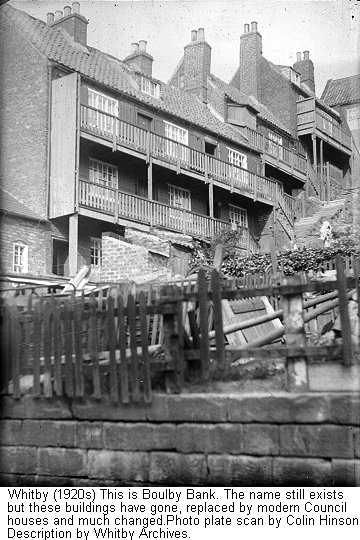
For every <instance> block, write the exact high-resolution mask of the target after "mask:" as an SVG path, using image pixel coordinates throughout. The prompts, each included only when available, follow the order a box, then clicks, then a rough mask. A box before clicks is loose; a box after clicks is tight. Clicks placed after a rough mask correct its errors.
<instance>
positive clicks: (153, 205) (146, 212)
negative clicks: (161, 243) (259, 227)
mask: <svg viewBox="0 0 360 540" xmlns="http://www.w3.org/2000/svg"><path fill="white" fill-rule="evenodd" d="M78 199H79V205H80V207H83V208H89V209H91V210H95V211H97V212H98V213H100V214H106V215H107V216H111V217H112V218H113V219H114V220H115V221H120V220H121V222H122V223H124V220H125V221H126V222H129V223H128V224H129V225H130V224H131V222H133V223H134V224H135V223H140V224H143V225H147V226H149V227H159V228H161V229H167V230H169V231H175V232H179V233H182V234H188V235H190V236H193V237H195V238H201V239H211V238H212V237H214V235H216V234H218V233H219V232H221V231H222V230H224V229H225V228H227V227H229V223H228V222H226V221H221V220H219V219H215V218H211V217H208V216H202V215H200V214H195V213H194V212H190V211H189V210H184V209H181V208H174V207H172V206H169V205H166V204H162V203H159V202H157V201H151V200H149V199H145V198H143V197H138V196H136V195H132V194H130V193H124V192H122V191H119V190H116V189H111V188H107V187H103V186H101V185H98V184H93V183H91V182H88V181H86V180H82V179H80V181H79V192H78ZM239 247H241V248H243V249H244V250H246V251H248V252H252V253H254V252H258V251H259V249H260V248H259V244H258V243H257V241H256V240H255V239H254V238H253V236H252V235H251V233H249V231H248V229H243V235H242V237H241V239H240V245H239Z"/></svg>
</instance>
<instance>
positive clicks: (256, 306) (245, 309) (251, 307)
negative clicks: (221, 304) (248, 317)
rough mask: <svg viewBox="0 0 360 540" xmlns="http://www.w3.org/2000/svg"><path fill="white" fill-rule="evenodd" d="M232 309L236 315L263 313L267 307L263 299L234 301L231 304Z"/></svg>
mask: <svg viewBox="0 0 360 540" xmlns="http://www.w3.org/2000/svg"><path fill="white" fill-rule="evenodd" d="M231 309H232V310H233V312H234V313H235V314H237V313H249V312H251V311H259V310H260V311H263V310H265V306H264V303H263V300H262V298H249V299H244V300H234V301H233V302H231Z"/></svg>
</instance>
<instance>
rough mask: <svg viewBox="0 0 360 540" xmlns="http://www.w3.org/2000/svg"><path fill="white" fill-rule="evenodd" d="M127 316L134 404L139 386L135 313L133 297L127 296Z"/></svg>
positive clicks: (137, 397) (138, 392) (137, 400)
mask: <svg viewBox="0 0 360 540" xmlns="http://www.w3.org/2000/svg"><path fill="white" fill-rule="evenodd" d="M127 314H128V321H129V330H130V350H131V396H132V400H133V401H135V403H137V402H139V401H140V386H139V359H138V355H137V347H136V342H137V339H136V311H135V296H134V294H129V296H128V301H127Z"/></svg>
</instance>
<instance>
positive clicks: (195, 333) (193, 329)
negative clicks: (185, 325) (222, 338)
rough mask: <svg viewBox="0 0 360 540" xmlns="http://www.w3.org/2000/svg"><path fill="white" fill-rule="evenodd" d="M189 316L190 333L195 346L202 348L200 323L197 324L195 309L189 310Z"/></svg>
mask: <svg viewBox="0 0 360 540" xmlns="http://www.w3.org/2000/svg"><path fill="white" fill-rule="evenodd" d="M188 318H189V327H190V333H191V337H192V342H193V347H194V348H195V349H200V335H199V329H198V325H197V322H196V315H195V311H194V310H193V309H192V310H190V311H188ZM214 335H215V334H214Z"/></svg>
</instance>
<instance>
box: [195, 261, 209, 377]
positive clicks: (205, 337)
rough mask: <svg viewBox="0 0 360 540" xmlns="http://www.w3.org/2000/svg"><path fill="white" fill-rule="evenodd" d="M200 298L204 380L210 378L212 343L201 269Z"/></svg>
mask: <svg viewBox="0 0 360 540" xmlns="http://www.w3.org/2000/svg"><path fill="white" fill-rule="evenodd" d="M198 298H199V311H200V332H201V343H200V344H201V371H202V377H203V380H207V379H208V378H209V366H210V343H209V329H208V285H207V281H206V277H205V271H204V270H203V269H202V268H200V270H199V275H198Z"/></svg>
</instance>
